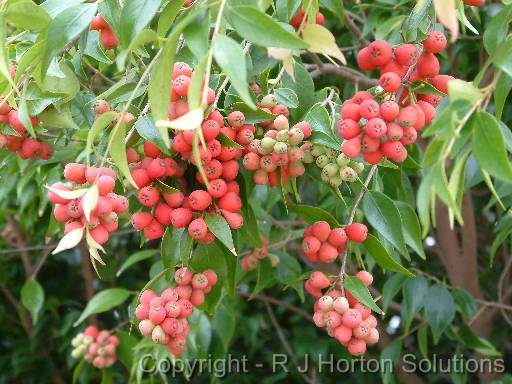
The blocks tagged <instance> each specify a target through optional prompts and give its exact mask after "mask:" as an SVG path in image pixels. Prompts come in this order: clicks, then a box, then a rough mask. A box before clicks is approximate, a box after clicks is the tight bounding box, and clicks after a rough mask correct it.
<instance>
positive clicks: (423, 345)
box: [417, 326, 428, 359]
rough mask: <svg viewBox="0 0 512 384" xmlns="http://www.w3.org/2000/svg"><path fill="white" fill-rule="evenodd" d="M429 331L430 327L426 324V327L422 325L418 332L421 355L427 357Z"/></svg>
mask: <svg viewBox="0 0 512 384" xmlns="http://www.w3.org/2000/svg"><path fill="white" fill-rule="evenodd" d="M427 331H428V327H427V326H424V327H421V328H420V329H419V330H418V333H417V339H418V347H419V349H420V352H421V355H422V356H423V357H424V358H425V359H428V340H427Z"/></svg>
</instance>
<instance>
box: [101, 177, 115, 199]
mask: <svg viewBox="0 0 512 384" xmlns="http://www.w3.org/2000/svg"><path fill="white" fill-rule="evenodd" d="M115 186H116V181H115V180H114V179H113V178H112V177H110V176H108V175H101V176H100V177H99V178H98V192H99V194H100V196H105V195H107V194H109V193H110V192H112V191H113V190H114V187H115Z"/></svg>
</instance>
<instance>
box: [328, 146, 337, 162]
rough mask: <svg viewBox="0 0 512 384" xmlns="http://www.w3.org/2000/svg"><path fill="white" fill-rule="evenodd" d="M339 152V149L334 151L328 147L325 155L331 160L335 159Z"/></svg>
mask: <svg viewBox="0 0 512 384" xmlns="http://www.w3.org/2000/svg"><path fill="white" fill-rule="evenodd" d="M339 153H340V152H339V151H336V150H335V149H332V148H328V149H327V151H325V154H326V155H327V157H328V158H329V159H332V160H335V159H336V157H338V155H339Z"/></svg>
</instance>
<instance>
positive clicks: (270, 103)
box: [261, 95, 277, 108]
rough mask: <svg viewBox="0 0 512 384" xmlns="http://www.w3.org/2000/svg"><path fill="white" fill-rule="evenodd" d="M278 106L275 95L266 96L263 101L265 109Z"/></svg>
mask: <svg viewBox="0 0 512 384" xmlns="http://www.w3.org/2000/svg"><path fill="white" fill-rule="evenodd" d="M276 105H277V99H276V97H275V96H274V95H266V96H265V97H263V99H261V106H262V107H263V108H272V107H275V106H276Z"/></svg>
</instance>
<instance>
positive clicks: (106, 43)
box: [100, 27, 119, 49]
mask: <svg viewBox="0 0 512 384" xmlns="http://www.w3.org/2000/svg"><path fill="white" fill-rule="evenodd" d="M100 41H101V45H103V48H105V49H114V48H115V47H117V46H118V45H119V39H118V38H117V36H116V34H115V33H114V32H113V31H112V29H111V28H110V27H108V28H105V29H102V30H101V32H100Z"/></svg>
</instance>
